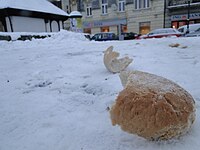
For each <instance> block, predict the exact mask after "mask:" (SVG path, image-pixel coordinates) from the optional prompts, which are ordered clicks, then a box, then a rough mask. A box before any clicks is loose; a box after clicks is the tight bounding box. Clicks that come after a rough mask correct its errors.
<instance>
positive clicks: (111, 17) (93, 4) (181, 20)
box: [62, 0, 200, 34]
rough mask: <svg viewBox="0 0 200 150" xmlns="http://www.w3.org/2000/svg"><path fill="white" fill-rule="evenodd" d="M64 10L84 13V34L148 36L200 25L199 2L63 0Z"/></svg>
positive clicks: (180, 0)
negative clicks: (106, 33)
mask: <svg viewBox="0 0 200 150" xmlns="http://www.w3.org/2000/svg"><path fill="white" fill-rule="evenodd" d="M188 1H189V2H190V3H189V4H190V5H188ZM62 9H63V10H65V11H66V12H68V13H70V12H72V11H76V10H78V11H79V12H81V14H82V15H83V17H82V28H83V31H84V32H85V33H91V34H94V33H97V32H115V33H117V34H119V33H120V32H136V33H140V34H146V33H147V32H149V31H150V30H153V29H157V28H166V27H174V28H178V27H180V26H182V25H185V24H187V23H190V24H191V23H199V22H200V0H62ZM188 14H189V18H188Z"/></svg>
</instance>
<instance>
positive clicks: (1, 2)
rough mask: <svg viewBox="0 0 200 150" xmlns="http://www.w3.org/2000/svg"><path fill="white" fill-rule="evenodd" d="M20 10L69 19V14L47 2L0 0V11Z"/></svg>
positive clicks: (45, 0)
mask: <svg viewBox="0 0 200 150" xmlns="http://www.w3.org/2000/svg"><path fill="white" fill-rule="evenodd" d="M6 8H12V9H20V10H26V11H35V12H43V13H48V14H55V15H61V16H67V17H69V14H68V13H66V12H64V11H63V10H62V9H60V8H58V7H56V6H54V5H53V4H52V3H50V2H49V1H47V0H0V9H6Z"/></svg>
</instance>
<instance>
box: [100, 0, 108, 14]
mask: <svg viewBox="0 0 200 150" xmlns="http://www.w3.org/2000/svg"><path fill="white" fill-rule="evenodd" d="M101 2H102V3H101V11H102V14H107V13H108V0H102V1H101Z"/></svg>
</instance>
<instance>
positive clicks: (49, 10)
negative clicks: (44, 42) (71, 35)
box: [0, 0, 69, 32]
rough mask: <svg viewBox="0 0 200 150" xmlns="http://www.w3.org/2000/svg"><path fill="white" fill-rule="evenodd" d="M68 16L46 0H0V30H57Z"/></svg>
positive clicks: (61, 27)
mask: <svg viewBox="0 0 200 150" xmlns="http://www.w3.org/2000/svg"><path fill="white" fill-rule="evenodd" d="M68 18H69V14H67V13H66V12H64V11H63V10H61V9H60V8H58V7H56V6H54V5H53V4H52V3H50V2H49V1H47V0H0V26H2V27H1V28H0V32H1V30H2V31H3V32H57V31H60V29H63V28H64V21H66V20H67V19H68Z"/></svg>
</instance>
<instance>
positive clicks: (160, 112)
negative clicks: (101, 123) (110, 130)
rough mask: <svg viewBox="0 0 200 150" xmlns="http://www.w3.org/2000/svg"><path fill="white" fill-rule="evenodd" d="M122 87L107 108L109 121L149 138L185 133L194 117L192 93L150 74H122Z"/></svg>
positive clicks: (158, 138)
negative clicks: (123, 76) (124, 76)
mask: <svg viewBox="0 0 200 150" xmlns="http://www.w3.org/2000/svg"><path fill="white" fill-rule="evenodd" d="M126 77H127V78H126V79H124V81H123V82H124V83H123V84H124V86H125V88H124V90H122V91H121V92H120V93H119V95H118V97H117V99H116V102H115V104H114V105H113V106H112V108H111V110H110V115H111V120H112V124H113V125H117V124H118V125H120V126H121V129H122V130H124V131H127V132H129V133H132V134H137V135H139V136H141V137H144V138H146V139H149V140H164V139H165V140H166V139H171V138H173V137H178V136H180V135H182V134H184V133H186V132H187V131H188V130H189V129H190V127H191V125H192V123H193V122H194V120H195V102H194V99H193V98H192V96H191V95H190V94H189V93H188V92H187V91H186V90H184V89H183V88H182V87H180V86H179V85H177V84H176V83H174V82H172V81H170V80H168V79H165V78H163V77H160V76H156V75H153V74H149V73H145V72H140V71H132V72H128V74H126Z"/></svg>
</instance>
